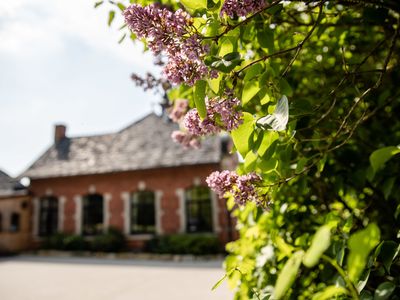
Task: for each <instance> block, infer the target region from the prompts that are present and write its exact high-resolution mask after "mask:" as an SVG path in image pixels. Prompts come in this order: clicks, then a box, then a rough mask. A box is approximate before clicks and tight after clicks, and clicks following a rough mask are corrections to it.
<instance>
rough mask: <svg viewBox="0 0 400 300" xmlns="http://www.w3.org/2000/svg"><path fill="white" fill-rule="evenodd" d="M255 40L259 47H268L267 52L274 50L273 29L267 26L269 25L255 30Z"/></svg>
mask: <svg viewBox="0 0 400 300" xmlns="http://www.w3.org/2000/svg"><path fill="white" fill-rule="evenodd" d="M257 40H258V43H259V44H260V46H261V48H264V49H268V52H269V53H272V52H274V31H273V30H272V29H271V28H269V25H266V26H265V27H264V29H263V30H259V31H258V32H257Z"/></svg>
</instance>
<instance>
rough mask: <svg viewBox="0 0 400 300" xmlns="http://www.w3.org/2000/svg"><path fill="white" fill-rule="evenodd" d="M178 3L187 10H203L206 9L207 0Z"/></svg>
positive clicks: (186, 0) (188, 0)
mask: <svg viewBox="0 0 400 300" xmlns="http://www.w3.org/2000/svg"><path fill="white" fill-rule="evenodd" d="M180 2H181V3H182V4H183V5H184V6H185V7H187V8H189V9H193V10H196V9H204V8H207V0H180Z"/></svg>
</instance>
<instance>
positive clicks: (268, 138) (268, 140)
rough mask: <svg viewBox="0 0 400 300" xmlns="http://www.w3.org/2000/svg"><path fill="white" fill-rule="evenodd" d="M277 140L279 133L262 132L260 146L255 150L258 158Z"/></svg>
mask: <svg viewBox="0 0 400 300" xmlns="http://www.w3.org/2000/svg"><path fill="white" fill-rule="evenodd" d="M278 138H279V133H277V132H275V131H264V135H263V139H262V142H261V144H260V146H259V147H258V149H257V153H258V154H259V155H260V156H264V155H265V152H267V150H268V148H269V147H270V146H271V145H272V143H273V142H274V141H276V140H277V139H278Z"/></svg>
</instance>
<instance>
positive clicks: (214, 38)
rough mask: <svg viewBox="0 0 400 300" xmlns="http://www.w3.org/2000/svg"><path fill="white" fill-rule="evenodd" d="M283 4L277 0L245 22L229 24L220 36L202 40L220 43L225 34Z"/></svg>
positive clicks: (206, 37)
mask: <svg viewBox="0 0 400 300" xmlns="http://www.w3.org/2000/svg"><path fill="white" fill-rule="evenodd" d="M281 2H282V0H277V1H274V2H272V3H271V4H270V5H267V6H265V7H263V8H261V9H260V10H258V11H256V12H255V13H254V14H252V15H251V16H250V17H248V18H246V19H244V20H243V21H241V22H239V23H236V24H235V25H230V24H227V25H226V27H225V30H224V31H223V32H221V33H220V34H217V35H214V36H203V37H202V39H204V40H214V41H215V42H218V40H219V39H220V38H221V37H222V36H224V35H225V34H227V33H228V32H229V31H231V30H234V29H236V28H237V27H239V26H242V25H244V24H247V23H248V22H249V21H250V20H252V19H253V18H254V17H256V16H257V15H259V14H260V13H262V12H264V11H265V10H267V9H270V8H272V7H274V6H276V5H278V4H280V3H281Z"/></svg>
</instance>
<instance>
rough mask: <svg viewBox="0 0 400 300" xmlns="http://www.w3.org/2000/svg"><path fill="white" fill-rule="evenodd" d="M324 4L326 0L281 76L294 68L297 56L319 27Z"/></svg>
mask: <svg viewBox="0 0 400 300" xmlns="http://www.w3.org/2000/svg"><path fill="white" fill-rule="evenodd" d="M323 5H324V1H322V2H321V3H320V5H319V12H318V17H317V20H316V21H315V23H314V25H313V27H312V28H311V30H310V31H309V32H308V34H307V35H306V37H305V38H304V39H303V40H302V41H301V42H300V43H299V44H298V45H297V49H296V53H295V54H294V56H293V57H292V59H291V61H290V62H289V64H288V65H287V67H286V69H285V70H284V71H283V73H282V75H281V77H285V76H286V75H287V73H288V72H289V71H290V69H291V68H292V66H293V64H294V62H295V61H296V59H297V57H298V56H299V54H300V51H301V50H302V48H303V45H304V43H305V42H306V41H307V40H308V39H309V38H310V37H311V35H312V34H313V32H314V30H315V28H317V26H318V25H319V23H320V22H321V17H322V11H323Z"/></svg>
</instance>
